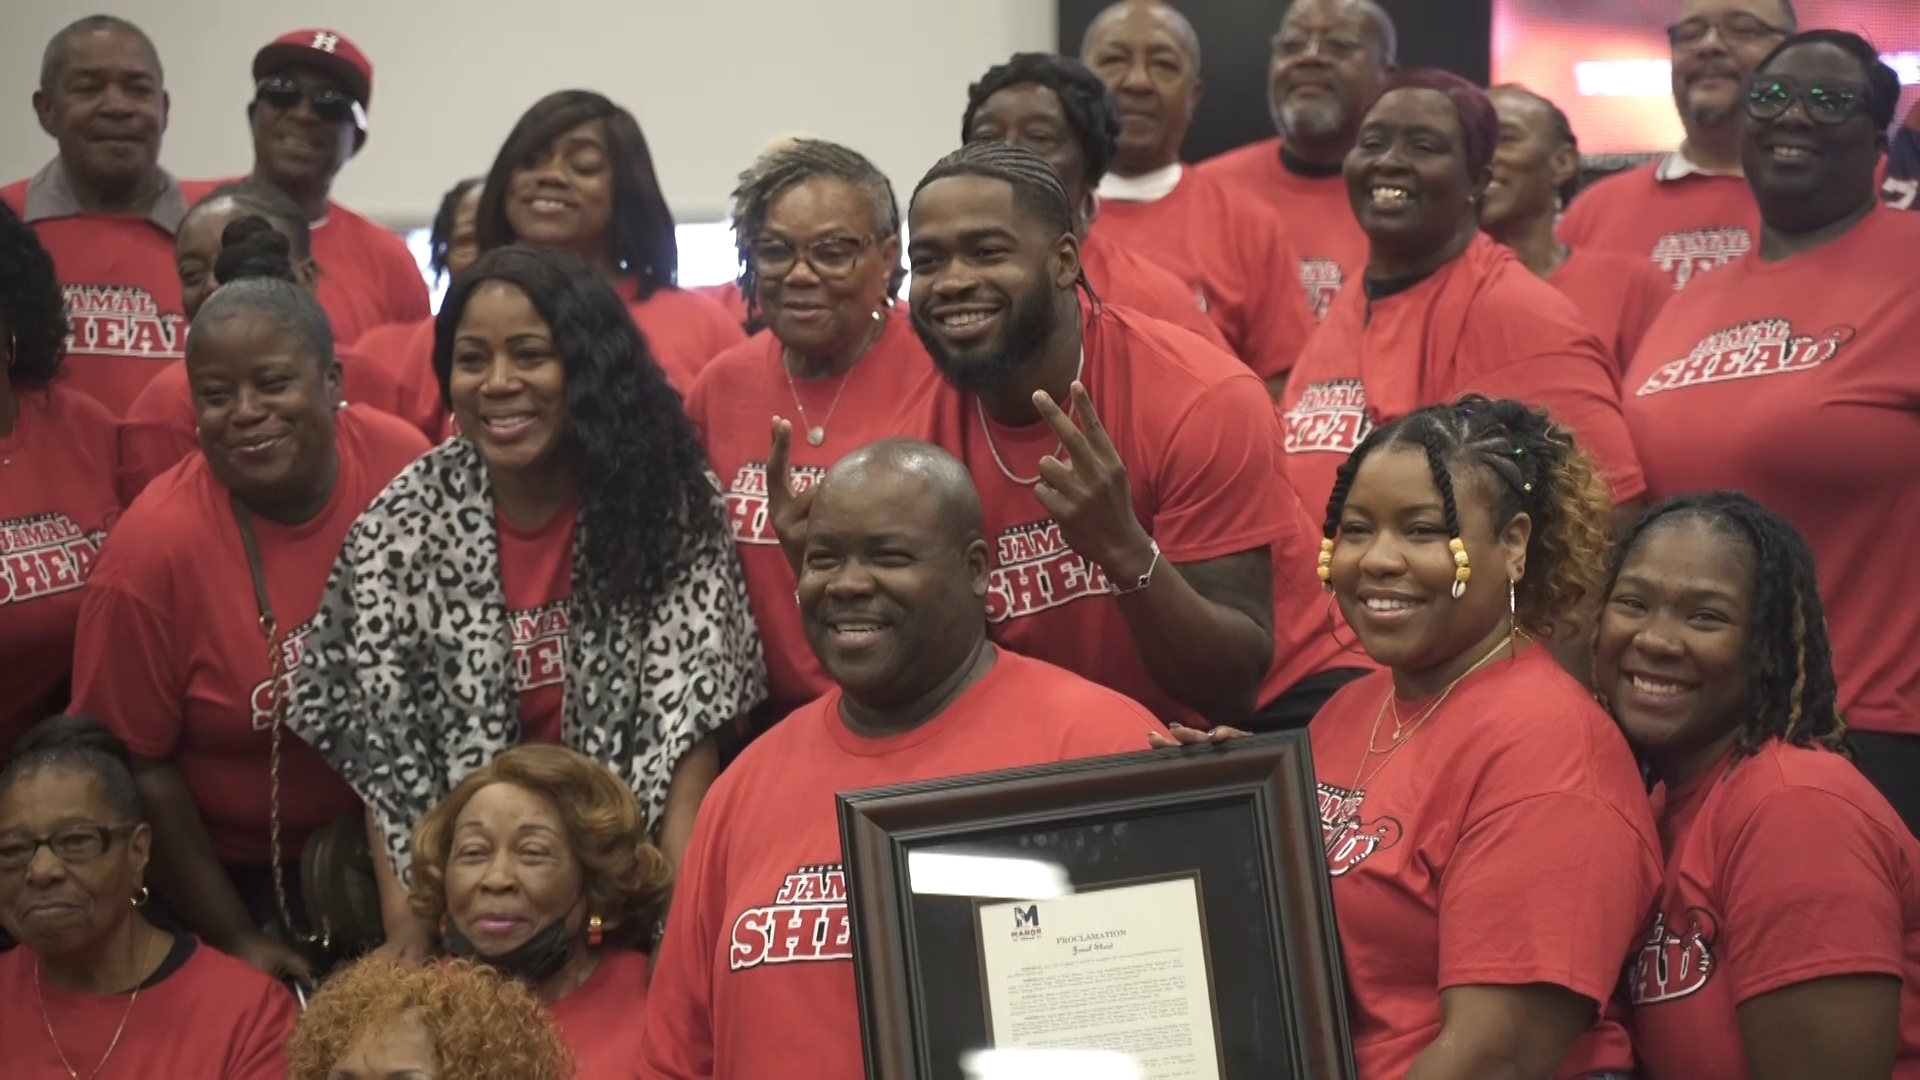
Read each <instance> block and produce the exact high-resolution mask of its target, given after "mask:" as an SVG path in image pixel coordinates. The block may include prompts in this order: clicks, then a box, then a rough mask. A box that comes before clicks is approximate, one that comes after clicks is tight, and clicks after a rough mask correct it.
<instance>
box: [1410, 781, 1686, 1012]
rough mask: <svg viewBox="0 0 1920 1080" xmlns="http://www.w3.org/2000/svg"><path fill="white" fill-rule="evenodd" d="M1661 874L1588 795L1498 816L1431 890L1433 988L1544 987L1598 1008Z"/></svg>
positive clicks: (1468, 840) (1634, 838)
mask: <svg viewBox="0 0 1920 1080" xmlns="http://www.w3.org/2000/svg"><path fill="white" fill-rule="evenodd" d="M1659 876H1660V867H1659V865H1658V863H1657V862H1656V861H1655V859H1654V855H1653V852H1652V851H1650V850H1649V849H1648V848H1647V846H1646V844H1645V843H1644V842H1643V841H1642V839H1641V837H1640V835H1639V833H1638V832H1636V831H1635V830H1634V828H1633V826H1632V825H1631V824H1629V823H1628V822H1627V820H1626V819H1625V818H1623V817H1621V815H1620V812H1619V811H1618V810H1616V809H1615V808H1613V807H1612V806H1609V805H1607V804H1606V803H1605V802H1603V801H1601V800H1600V799H1597V798H1594V797H1593V796H1590V795H1583V794H1576V793H1572V792H1559V793H1554V794H1548V795H1539V796H1535V797H1532V798H1528V799H1522V800H1520V801H1519V802H1515V803H1510V804H1508V805H1507V806H1504V807H1501V808H1500V809H1498V810H1495V811H1494V812H1492V813H1491V814H1488V815H1487V816H1485V817H1483V818H1481V819H1480V820H1479V821H1477V822H1475V823H1473V824H1472V825H1471V826H1470V827H1469V828H1468V830H1467V832H1466V834H1465V835H1463V836H1462V837H1461V838H1460V842H1459V844H1458V845H1456V846H1455V847H1454V849H1453V854H1452V857H1451V858H1450V859H1449V861H1448V863H1447V868H1446V871H1445V876H1444V877H1442V879H1441V881H1440V989H1442V990H1445V989H1448V988H1449V987H1455V986H1473V985H1492V986H1517V985H1520V984H1523V983H1550V984H1552V985H1554V986H1561V987H1565V988H1566V989H1568V990H1571V991H1573V992H1574V993H1576V994H1579V995H1581V996H1582V997H1585V998H1588V999H1590V1000H1592V1001H1593V1002H1594V1003H1595V1005H1596V1006H1597V1005H1599V1004H1602V1003H1604V1002H1605V1001H1606V1000H1607V998H1608V996H1609V995H1610V994H1612V992H1613V988H1614V986H1615V984H1617V983H1618V982H1619V981H1620V971H1621V965H1622V964H1623V963H1624V962H1625V960H1626V957H1627V954H1628V952H1629V950H1631V948H1632V947H1633V941H1634V937H1635V935H1636V934H1637V933H1638V932H1639V931H1640V929H1641V927H1642V926H1643V924H1644V922H1645V919H1646V917H1647V913H1648V912H1649V911H1651V910H1652V907H1653V901H1654V894H1655V890H1656V889H1657V888H1658V884H1659Z"/></svg>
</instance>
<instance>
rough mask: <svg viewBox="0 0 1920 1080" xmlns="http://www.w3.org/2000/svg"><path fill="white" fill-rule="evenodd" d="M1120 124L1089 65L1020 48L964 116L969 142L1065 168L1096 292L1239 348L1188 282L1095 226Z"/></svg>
mask: <svg viewBox="0 0 1920 1080" xmlns="http://www.w3.org/2000/svg"><path fill="white" fill-rule="evenodd" d="M1119 131H1120V113H1119V111H1118V109H1116V108H1115V106H1114V103H1113V95H1112V94H1110V93H1108V92H1107V85H1106V84H1105V83H1103V82H1101V81H1100V77H1099V76H1098V75H1095V74H1094V73H1093V72H1091V71H1088V70H1087V68H1086V65H1084V64H1082V63H1080V62H1079V61H1078V60H1073V59H1071V58H1068V57H1065V56H1060V55H1058V54H1056V53H1016V54H1014V57H1013V59H1011V60H1009V61H1007V62H1006V63H1004V64H1001V65H999V66H998V67H994V68H992V69H990V70H988V72H987V73H986V74H985V75H983V76H981V77H980V81H979V82H977V83H974V84H973V85H972V86H971V87H968V89H967V113H966V115H965V116H964V117H962V118H961V121H960V137H961V141H963V142H973V141H975V140H986V141H988V142H1004V143H1006V144H1007V145H1009V146H1024V147H1026V148H1027V149H1029V150H1031V151H1033V152H1034V153H1036V154H1039V155H1040V156H1041V157H1043V158H1046V159H1047V164H1049V165H1051V166H1053V171H1054V172H1057V173H1059V174H1060V182H1061V183H1062V184H1064V185H1065V186H1066V189H1067V197H1068V198H1070V199H1072V200H1073V209H1074V231H1075V232H1076V233H1077V234H1078V235H1079V237H1080V269H1081V270H1082V271H1084V272H1085V273H1086V275H1087V287H1088V289H1089V290H1090V291H1092V293H1093V294H1094V295H1095V296H1098V297H1099V298H1100V299H1102V300H1104V301H1106V302H1108V303H1111V304H1118V305H1119V306H1121V307H1128V308H1132V309H1134V310H1135V311H1138V312H1140V313H1141V314H1142V315H1151V316H1153V317H1154V318H1156V319H1160V320H1163V321H1165V322H1170V323H1172V324H1173V325H1175V326H1179V327H1183V328H1185V329H1188V330H1191V331H1193V332H1194V333H1196V334H1199V335H1200V336H1201V337H1203V338H1206V339H1207V340H1208V341H1210V342H1213V343H1214V344H1215V345H1218V346H1219V347H1220V348H1222V349H1225V350H1227V351H1228V352H1232V351H1233V347H1232V346H1231V345H1228V344H1227V339H1226V338H1224V337H1222V336H1221V335H1220V329H1219V327H1217V326H1215V325H1214V324H1213V320H1211V319H1209V318H1208V317H1207V314H1206V311H1205V310H1204V309H1203V308H1202V307H1201V306H1200V302H1199V300H1198V298H1196V297H1195V296H1194V293H1193V290H1192V289H1190V288H1188V287H1187V286H1186V284H1185V283H1184V282H1182V281H1181V280H1180V279H1179V278H1177V277H1174V276H1173V275H1172V274H1171V273H1169V272H1167V271H1166V270H1163V269H1161V268H1160V267H1159V266H1157V265H1155V264H1154V263H1152V262H1150V261H1149V260H1147V259H1146V258H1145V257H1144V256H1142V255H1140V254H1138V253H1137V252H1135V251H1134V250H1133V249H1131V248H1127V247H1122V246H1120V245H1118V244H1115V243H1113V242H1112V240H1111V239H1110V238H1109V237H1108V236H1107V234H1105V233H1101V234H1099V236H1097V237H1096V236H1094V235H1093V234H1091V233H1090V232H1089V231H1088V230H1089V228H1090V227H1091V226H1092V224H1093V219H1094V218H1095V217H1096V216H1097V215H1098V214H1099V212H1100V207H1099V201H1098V200H1097V199H1095V198H1094V194H1093V193H1094V189H1095V188H1097V187H1099V186H1100V181H1101V179H1102V178H1103V177H1105V176H1106V175H1107V166H1108V165H1110V164H1112V162H1113V155H1114V152H1115V150H1116V146H1115V142H1114V139H1115V137H1116V136H1117V135H1118V134H1119Z"/></svg>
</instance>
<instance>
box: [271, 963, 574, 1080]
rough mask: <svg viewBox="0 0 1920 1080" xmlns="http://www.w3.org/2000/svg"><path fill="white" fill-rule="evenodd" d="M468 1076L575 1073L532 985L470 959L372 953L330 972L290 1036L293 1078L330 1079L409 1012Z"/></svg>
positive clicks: (525, 1079)
mask: <svg viewBox="0 0 1920 1080" xmlns="http://www.w3.org/2000/svg"><path fill="white" fill-rule="evenodd" d="M409 1017H410V1018H412V1019H414V1020H417V1021H419V1022H420V1023H421V1024H422V1025H423V1026H425V1027H426V1029H427V1034H428V1035H430V1036H431V1037H432V1039H433V1045H434V1047H435V1049H436V1050H437V1052H438V1054H439V1059H440V1073H441V1075H443V1076H457V1077H459V1078H460V1080H569V1078H571V1077H572V1076H574V1061H573V1053H572V1051H570V1050H568V1049H567V1045H566V1043H565V1042H563V1041H562V1040H561V1038H560V1033H559V1031H557V1030H556V1029H555V1028H554V1026H553V1020H552V1019H551V1018H550V1017H549V1016H548V1015H547V1010H546V1008H545V1007H544V1006H542V1005H541V1004H540V1000H539V999H538V998H536V997H534V995H533V991H532V990H531V989H529V988H528V987H527V986H525V985H523V984H521V983H519V982H515V981H514V980H512V979H508V978H504V977H502V976H501V975H500V974H499V973H498V972H496V971H494V970H493V969H492V968H490V967H486V966H485V965H482V964H473V963H468V962H466V961H462V960H454V961H448V962H446V963H438V964H431V965H427V966H419V965H414V964H402V963H398V962H396V961H393V960H388V959H386V958H384V957H369V958H368V959H365V960H362V961H360V962H359V963H357V964H355V965H353V966H352V967H350V968H348V969H347V970H345V971H343V972H341V973H339V974H337V975H335V976H334V977H333V978H331V979H328V980H327V982H326V984H325V985H324V986H322V987H321V988H320V992H319V993H317V994H315V995H314V997H313V1001H312V1003H311V1004H309V1005H308V1007H307V1011H306V1012H305V1013H304V1014H302V1015H301V1017H300V1022H299V1023H298V1024H296V1025H294V1029H293V1035H292V1036H291V1037H290V1038H289V1039H288V1040H287V1080H326V1078H327V1074H328V1072H330V1071H331V1070H332V1069H333V1067H334V1065H335V1064H337V1063H338V1062H339V1060H340V1059H341V1058H342V1057H344V1056H346V1054H347V1052H348V1051H349V1050H351V1049H353V1047H354V1044H356V1043H358V1042H359V1041H360V1040H361V1039H362V1038H364V1037H366V1036H367V1035H368V1034H369V1033H371V1032H374V1031H378V1030H382V1029H384V1028H385V1027H386V1026H387V1025H391V1024H394V1023H397V1022H399V1021H400V1020H402V1019H404V1018H409Z"/></svg>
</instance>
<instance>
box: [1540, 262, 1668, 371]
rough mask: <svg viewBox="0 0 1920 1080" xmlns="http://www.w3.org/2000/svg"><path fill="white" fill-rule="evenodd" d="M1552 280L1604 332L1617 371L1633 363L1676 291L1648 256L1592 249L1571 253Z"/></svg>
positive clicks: (1602, 338)
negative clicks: (1648, 330) (1662, 309)
mask: <svg viewBox="0 0 1920 1080" xmlns="http://www.w3.org/2000/svg"><path fill="white" fill-rule="evenodd" d="M1547 284H1549V285H1552V286H1553V287H1554V288H1556V289H1559V290H1560V291H1561V292H1562V293H1564V294H1566V297H1567V299H1569V300H1571V301H1573V306H1574V307H1576V308H1578V309H1579V311H1580V314H1581V315H1583V316H1585V317H1586V320H1587V326H1588V327H1589V328H1590V329H1592V330H1593V332H1594V333H1596V334H1599V335H1600V341H1601V343H1602V344H1604V345H1605V346H1607V355H1608V357H1610V358H1611V359H1612V360H1613V362H1614V371H1615V372H1616V373H1619V372H1624V371H1626V369H1627V365H1628V364H1630V363H1632V362H1633V357H1634V354H1635V353H1637V352H1639V351H1640V342H1641V341H1642V340H1643V339H1644V338H1645V337H1646V336H1647V328H1648V327H1650V326H1652V325H1653V319H1654V316H1656V315H1658V314H1660V309H1661V308H1662V307H1664V306H1666V303H1667V299H1668V298H1669V297H1671V296H1672V295H1673V286H1672V284H1671V283H1670V282H1669V279H1668V278H1667V276H1666V275H1665V274H1663V273H1661V272H1660V270H1659V268H1658V267H1656V266H1654V265H1653V264H1652V263H1650V262H1647V261H1646V260H1645V259H1642V258H1639V257H1638V256H1635V255H1628V254H1625V253H1623V252H1618V251H1593V250H1590V249H1587V248H1580V249H1578V250H1576V251H1573V252H1571V253H1570V254H1568V256H1567V261H1566V262H1563V263H1561V264H1560V268H1559V269H1558V270H1555V271H1554V272H1553V273H1552V274H1550V275H1549V276H1548V277H1547Z"/></svg>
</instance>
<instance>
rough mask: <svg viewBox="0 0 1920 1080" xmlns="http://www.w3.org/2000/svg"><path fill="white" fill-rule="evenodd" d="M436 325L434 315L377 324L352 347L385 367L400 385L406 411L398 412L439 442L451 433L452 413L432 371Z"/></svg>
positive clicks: (432, 440)
mask: <svg viewBox="0 0 1920 1080" xmlns="http://www.w3.org/2000/svg"><path fill="white" fill-rule="evenodd" d="M433 328H434V320H433V319H432V318H425V319H421V320H419V321H418V322H410V323H389V324H388V325H386V326H377V327H375V328H373V329H372V330H370V331H368V332H367V333H366V335H365V336H363V337H361V339H360V340H359V341H356V342H354V343H353V350H354V351H355V352H357V353H359V354H361V355H362V356H365V357H366V358H367V359H369V360H371V361H372V362H373V363H375V364H377V365H379V366H380V367H382V368H384V369H385V370H386V372H387V375H388V376H389V377H390V378H391V379H392V380H393V381H394V383H395V384H396V385H398V386H399V387H400V394H401V397H402V399H403V400H404V401H405V402H406V406H405V408H406V411H405V412H402V413H398V414H396V415H398V416H399V417H400V418H401V419H403V420H405V421H406V422H407V423H409V424H412V425H413V426H414V427H416V428H418V429H420V432H421V434H423V435H425V436H426V437H427V439H428V440H429V441H431V442H439V441H440V440H442V439H444V438H446V437H447V435H448V434H449V431H450V424H451V423H452V420H451V415H452V414H450V413H449V412H448V411H447V403H446V402H445V401H444V400H442V399H441V397H440V380H439V379H438V378H437V377H436V376H435V375H434V373H433Z"/></svg>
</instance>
